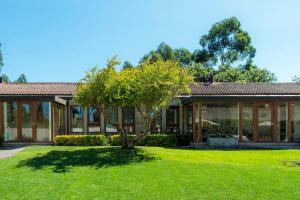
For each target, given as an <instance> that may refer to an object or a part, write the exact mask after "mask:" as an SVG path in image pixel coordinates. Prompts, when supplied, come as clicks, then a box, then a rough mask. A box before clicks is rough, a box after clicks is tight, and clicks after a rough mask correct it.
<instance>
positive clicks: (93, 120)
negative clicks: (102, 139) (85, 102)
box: [88, 107, 100, 133]
mask: <svg viewBox="0 0 300 200" xmlns="http://www.w3.org/2000/svg"><path fill="white" fill-rule="evenodd" d="M88 117H89V133H97V132H98V133H99V132H100V111H99V109H98V108H97V107H89V116H88Z"/></svg>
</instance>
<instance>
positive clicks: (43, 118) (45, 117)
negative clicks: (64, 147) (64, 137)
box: [36, 102, 51, 141]
mask: <svg viewBox="0 0 300 200" xmlns="http://www.w3.org/2000/svg"><path fill="white" fill-rule="evenodd" d="M49 104H50V103H49V102H39V103H37V124H36V125H37V135H36V139H37V141H49V140H50V136H51V129H50V115H51V114H50V105H49Z"/></svg>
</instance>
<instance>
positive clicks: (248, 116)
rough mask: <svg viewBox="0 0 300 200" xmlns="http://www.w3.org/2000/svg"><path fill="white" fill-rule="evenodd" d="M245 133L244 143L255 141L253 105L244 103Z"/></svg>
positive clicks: (243, 134)
mask: <svg viewBox="0 0 300 200" xmlns="http://www.w3.org/2000/svg"><path fill="white" fill-rule="evenodd" d="M242 115H243V116H242V119H243V130H242V131H243V132H242V141H244V142H249V141H252V140H253V104H252V103H243V113H242Z"/></svg>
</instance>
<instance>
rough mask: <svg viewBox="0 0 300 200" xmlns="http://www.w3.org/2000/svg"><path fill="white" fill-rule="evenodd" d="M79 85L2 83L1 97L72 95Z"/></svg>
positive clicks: (0, 88) (0, 87) (0, 85)
mask: <svg viewBox="0 0 300 200" xmlns="http://www.w3.org/2000/svg"><path fill="white" fill-rule="evenodd" d="M77 87H78V83H50V82H48V83H1V84H0V95H38V96H44V95H48V96H49V95H62V96H64V95H66V96H70V95H72V94H73V93H74V92H75V90H76V89H77Z"/></svg>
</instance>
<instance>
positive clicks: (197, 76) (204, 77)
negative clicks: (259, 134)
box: [189, 63, 217, 82]
mask: <svg viewBox="0 0 300 200" xmlns="http://www.w3.org/2000/svg"><path fill="white" fill-rule="evenodd" d="M189 70H190V71H191V74H192V75H193V76H194V80H195V81H197V82H210V81H212V80H213V77H214V75H215V74H216V73H217V71H216V70H215V69H214V68H213V67H209V66H205V65H203V64H202V63H194V64H193V65H192V66H190V67H189Z"/></svg>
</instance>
